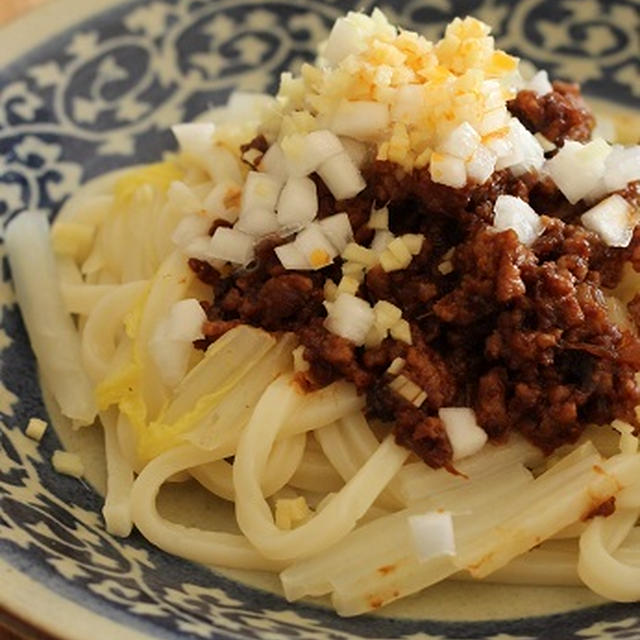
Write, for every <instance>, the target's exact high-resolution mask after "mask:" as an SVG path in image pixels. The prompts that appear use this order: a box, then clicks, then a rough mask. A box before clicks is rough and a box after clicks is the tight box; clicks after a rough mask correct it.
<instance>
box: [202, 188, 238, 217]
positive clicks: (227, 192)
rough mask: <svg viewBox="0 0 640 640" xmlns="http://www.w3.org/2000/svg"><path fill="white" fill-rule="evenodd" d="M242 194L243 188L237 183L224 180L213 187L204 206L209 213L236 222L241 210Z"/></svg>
mask: <svg viewBox="0 0 640 640" xmlns="http://www.w3.org/2000/svg"><path fill="white" fill-rule="evenodd" d="M241 194H242V189H241V188H240V187H239V186H238V184H237V183H235V182H231V181H230V180H224V181H223V182H220V183H218V184H217V185H216V186H215V187H213V189H211V191H210V192H209V194H208V195H207V196H206V198H205V199H204V201H203V203H202V206H203V208H204V210H205V211H206V212H207V213H209V214H210V215H211V216H213V217H215V218H222V219H223V220H227V221H228V222H235V221H236V220H237V219H238V212H239V210H240V196H241Z"/></svg>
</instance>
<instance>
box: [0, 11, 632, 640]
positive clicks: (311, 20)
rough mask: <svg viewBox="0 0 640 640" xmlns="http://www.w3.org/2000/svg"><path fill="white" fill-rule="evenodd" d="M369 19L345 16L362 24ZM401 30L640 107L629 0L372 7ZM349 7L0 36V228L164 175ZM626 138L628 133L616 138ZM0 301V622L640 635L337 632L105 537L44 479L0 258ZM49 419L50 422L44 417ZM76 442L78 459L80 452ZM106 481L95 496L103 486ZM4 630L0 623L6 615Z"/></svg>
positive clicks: (582, 625) (610, 621) (260, 585)
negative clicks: (181, 142) (456, 27)
mask: <svg viewBox="0 0 640 640" xmlns="http://www.w3.org/2000/svg"><path fill="white" fill-rule="evenodd" d="M373 4H374V3H373V2H370V1H369V0H366V1H364V2H360V3H357V6H358V7H360V8H364V9H366V10H369V9H370V8H371V7H372V6H373ZM375 4H378V5H379V6H381V8H382V9H383V10H384V11H385V12H386V13H387V14H388V15H389V17H390V18H391V19H392V20H393V21H394V22H397V23H398V24H400V25H403V26H405V27H407V28H411V29H416V30H421V31H423V32H425V33H426V35H427V36H428V37H429V38H437V37H439V35H440V33H441V30H442V27H443V25H444V24H445V23H446V22H448V21H449V20H451V19H452V18H453V17H454V16H456V15H460V14H467V13H471V14H474V15H476V16H477V17H479V18H481V19H483V20H485V21H486V22H489V23H490V24H492V25H494V33H495V35H496V36H497V40H498V43H499V44H500V46H501V47H503V48H506V49H508V50H510V51H511V52H514V53H516V54H519V55H521V56H522V57H524V58H528V59H531V60H532V61H533V62H534V63H535V64H536V65H538V66H540V67H542V68H545V69H547V70H548V71H549V72H550V73H551V74H552V75H553V76H554V77H563V78H571V79H574V80H576V81H579V82H581V83H582V84H583V87H584V89H585V92H586V93H587V94H589V95H591V96H594V97H600V98H607V99H609V100H614V101H615V102H616V104H617V105H619V106H622V107H626V108H632V109H633V108H634V107H635V108H636V109H637V108H638V106H639V102H640V93H639V92H640V78H639V67H640V62H639V60H638V51H640V42H639V37H640V36H639V33H640V28H639V27H640V24H639V23H640V17H639V13H638V4H637V0H615V1H614V0H607V1H606V2H605V0H601V1H600V2H598V1H596V0H520V1H517V2H516V1H510V0H488V1H486V2H483V1H481V0H460V1H459V2H456V1H455V0H429V1H428V2H418V1H415V0H414V1H409V2H403V1H397V2H396V1H391V2H390V1H388V0H382V1H381V2H377V3H375ZM355 5H356V3H355V2H353V3H352V2H350V1H342V0H340V1H334V2H328V1H325V2H319V1H317V2H316V1H314V0H309V1H307V2H305V1H304V0H261V1H251V0H218V1H215V0H211V1H206V0H154V1H147V2H144V1H135V2H125V3H123V2H117V1H114V0H94V1H93V2H88V1H86V0H85V1H83V0H53V1H52V2H50V3H49V4H47V5H45V7H44V8H43V9H41V10H39V11H36V12H35V13H33V14H32V15H30V16H29V17H27V18H25V19H23V20H22V21H20V22H17V23H15V24H13V25H11V26H10V27H8V28H5V29H4V30H3V31H2V32H0V42H2V47H1V49H0V215H2V218H3V221H6V220H7V219H9V218H10V217H11V216H14V215H16V214H18V213H19V212H20V211H23V210H25V209H37V210H43V211H46V212H47V214H48V215H50V216H54V215H55V213H56V212H57V210H58V209H59V207H60V205H61V203H62V202H63V201H64V200H65V198H67V197H68V196H69V195H70V194H72V193H73V192H74V190H75V189H76V188H77V187H78V185H80V184H81V183H83V182H85V181H87V180H89V179H91V178H92V177H94V176H97V175H99V174H101V173H103V172H105V171H107V170H110V169H113V168H116V167H121V166H124V165H127V164H134V163H138V162H143V161H151V160H154V159H157V158H158V157H159V155H160V153H161V150H163V149H165V148H168V147H171V146H172V144H173V143H172V140H171V136H170V135H169V134H168V133H167V128H168V127H169V126H170V125H171V124H173V123H176V122H180V121H184V120H189V119H190V118H192V117H193V116H195V115H196V114H197V113H199V112H200V111H202V110H204V109H205V108H207V107H209V106H211V105H214V104H219V103H222V102H224V101H225V100H226V98H227V96H228V95H229V93H230V92H231V91H232V90H233V89H238V88H241V89H251V90H258V91H265V90H266V91H273V90H274V89H275V88H276V85H277V78H278V76H279V73H280V71H282V70H284V69H288V68H291V67H294V68H295V67H296V66H299V64H300V63H301V62H302V61H305V60H311V59H312V58H313V47H314V44H315V43H317V42H318V41H319V40H321V39H322V38H324V37H325V36H326V35H327V32H328V28H329V27H330V25H331V23H332V22H333V21H334V20H335V18H336V17H337V16H338V15H340V14H341V13H343V12H344V11H345V10H346V9H349V8H353V6H355ZM627 122H628V123H629V126H632V122H633V121H632V119H629V120H627ZM2 266H3V273H2V275H3V279H2V282H1V283H0V299H1V301H2V304H3V306H2V324H1V328H0V349H1V355H0V358H1V362H2V374H1V382H0V419H1V421H2V423H3V424H2V425H1V431H0V443H1V450H0V605H1V606H2V607H3V608H4V618H5V620H10V621H12V624H14V625H21V624H22V628H23V629H25V628H29V627H30V628H32V633H36V632H35V631H33V630H34V629H36V630H40V631H43V632H45V633H46V634H48V635H52V636H55V637H60V638H64V639H65V640H67V639H68V640H81V639H85V638H88V637H98V638H118V639H123V640H127V639H133V638H136V639H144V638H166V639H177V638H211V639H214V638H215V639H219V640H230V639H235V638H242V639H243V640H246V639H248V638H263V639H269V640H282V639H284V638H304V639H314V638H317V639H323V640H324V639H335V640H347V639H355V638H403V639H405V640H409V639H415V640H417V639H422V640H429V639H433V640H435V639H436V638H437V639H439V640H454V639H455V640H460V639H463V638H487V639H488V638H492V639H493V640H507V639H512V638H517V639H519V640H525V639H527V640H529V639H532V640H535V639H544V640H554V639H556V640H571V639H576V640H577V639H584V638H611V639H613V638H620V639H622V638H638V637H640V606H638V605H613V604H604V603H602V602H601V601H600V600H598V599H597V598H595V597H594V596H590V595H588V594H587V593H586V591H583V590H580V589H555V590H552V589H542V588H538V589H535V588H529V589H525V588H515V587H493V588H492V587H487V586H480V588H478V586H477V585H461V584H460V583H458V584H455V583H454V584H452V585H445V586H443V587H439V588H438V589H436V590H434V591H433V592H430V593H429V594H428V595H427V596H423V597H421V598H414V599H409V600H408V601H407V602H405V603H403V604H398V605H393V606H392V607H390V608H389V609H387V610H385V611H383V612H382V613H381V614H380V615H378V616H365V617H362V618H358V619H348V620H344V619H340V618H338V617H337V616H335V615H334V614H333V613H331V612H330V611H329V610H328V609H326V608H325V607H324V606H323V605H322V603H319V604H296V605H295V606H294V605H290V604H288V603H287V602H286V601H285V600H284V599H283V598H282V597H280V596H279V595H277V593H273V592H272V591H271V582H269V581H268V580H264V579H263V580H262V581H260V582H256V578H255V576H254V577H252V576H248V575H246V574H245V575H242V574H238V573H236V574H233V575H230V574H229V573H225V574H222V573H219V572H215V571H212V570H209V569H207V568H205V567H201V566H196V565H193V564H191V563H188V562H185V561H182V560H179V559H176V558H172V557H169V556H167V555H165V554H163V553H161V552H159V551H157V550H156V549H154V548H152V547H151V546H150V545H148V544H146V543H145V542H144V541H143V540H142V539H141V538H140V537H139V536H137V535H135V534H134V535H133V536H131V538H129V539H127V540H120V539H114V538H112V537H110V536H109V535H107V534H106V533H105V532H104V531H103V528H102V521H101V516H100V507H101V499H100V496H99V494H98V493H97V491H96V490H95V489H94V488H93V487H92V486H90V485H89V484H88V483H83V482H79V481H77V480H74V479H71V478H68V477H63V476H60V475H58V474H56V473H54V472H53V471H52V469H51V466H50V458H51V455H52V452H53V451H54V450H55V449H57V448H59V447H60V446H61V444H60V441H59V436H57V435H56V434H55V433H54V432H53V431H52V430H50V431H49V432H48V433H47V434H46V436H45V438H44V440H43V442H42V443H40V444H36V443H34V442H33V441H31V440H29V439H28V438H26V437H25V436H24V435H23V432H24V428H25V425H26V422H27V420H28V419H29V418H30V417H32V416H40V417H43V418H47V412H46V410H45V405H44V402H43V399H42V396H41V393H40V390H39V387H38V384H37V378H36V367H35V362H34V359H33V356H32V354H31V351H30V349H29V346H28V343H27V340H26V337H25V333H24V328H23V326H22V322H21V319H20V314H19V312H18V309H17V308H16V306H15V305H14V303H13V301H12V294H11V284H10V275H9V270H8V266H7V263H6V259H5V258H3V262H2ZM52 417H53V418H55V416H52ZM72 444H73V443H72ZM99 476H100V473H99V472H97V474H96V479H95V482H96V484H98V485H99V484H100V477H99ZM0 619H1V617H0Z"/></svg>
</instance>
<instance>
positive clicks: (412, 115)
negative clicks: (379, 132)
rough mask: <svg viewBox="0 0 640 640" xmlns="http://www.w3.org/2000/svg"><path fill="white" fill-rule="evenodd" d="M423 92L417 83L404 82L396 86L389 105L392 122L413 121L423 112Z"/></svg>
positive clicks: (422, 88)
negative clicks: (391, 103) (390, 105)
mask: <svg viewBox="0 0 640 640" xmlns="http://www.w3.org/2000/svg"><path fill="white" fill-rule="evenodd" d="M424 103H425V92H424V87H423V86H422V85H419V84H405V85H402V86H401V87H398V90H397V91H396V93H395V100H394V102H393V105H392V107H391V118H392V119H393V120H394V122H405V123H414V122H417V121H418V120H419V119H420V115H421V114H422V113H424Z"/></svg>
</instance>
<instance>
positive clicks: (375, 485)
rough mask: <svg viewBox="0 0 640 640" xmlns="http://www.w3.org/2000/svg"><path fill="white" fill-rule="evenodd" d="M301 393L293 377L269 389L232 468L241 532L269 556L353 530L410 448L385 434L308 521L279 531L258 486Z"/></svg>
mask: <svg viewBox="0 0 640 640" xmlns="http://www.w3.org/2000/svg"><path fill="white" fill-rule="evenodd" d="M297 404H298V394H297V392H296V390H295V388H294V387H293V385H292V379H291V378H290V377H289V376H281V377H280V378H278V379H277V380H276V381H275V382H274V383H273V384H271V386H270V387H269V388H268V389H267V391H265V393H264V395H263V396H262V398H261V399H260V401H259V402H258V405H257V406H256V409H255V412H254V414H253V416H252V418H251V420H250V421H249V424H248V425H247V428H246V429H245V431H244V432H243V434H242V436H241V437H240V442H239V444H238V450H237V452H236V457H235V461H234V466H233V480H234V485H235V488H236V518H237V520H238V524H239V526H240V529H241V530H242V532H243V533H244V534H245V535H246V536H247V538H249V540H251V542H252V543H253V544H254V545H255V547H256V548H257V549H259V550H260V551H261V552H262V553H263V554H264V555H265V556H267V557H270V558H274V559H280V560H290V559H293V558H300V557H306V556H309V555H311V554H313V553H318V552H319V551H322V550H323V549H326V548H327V547H329V546H330V545H331V544H333V543H335V542H337V541H338V540H339V539H340V538H342V537H343V536H345V535H346V534H347V533H348V532H349V531H351V530H352V529H353V528H354V527H355V525H356V522H357V521H358V519H359V518H360V517H362V516H363V515H364V514H365V513H366V511H367V510H368V509H369V507H370V506H371V505H372V504H373V502H374V501H375V499H376V498H377V496H378V495H379V494H380V492H381V491H382V490H383V489H384V487H385V486H386V485H387V484H388V483H389V481H390V480H391V478H393V476H394V475H395V474H396V473H397V471H398V469H399V468H400V467H401V466H402V464H403V463H404V461H405V460H406V458H407V457H408V455H409V452H408V451H407V450H406V449H404V448H402V447H399V446H398V445H396V444H395V442H394V440H393V436H389V437H387V438H386V439H385V440H384V441H383V442H382V443H381V445H380V447H379V448H378V449H377V450H376V452H375V453H374V454H373V456H371V458H370V459H369V460H368V461H367V462H366V464H365V465H364V466H362V467H361V468H360V470H359V471H358V473H357V474H356V475H355V476H354V477H353V478H352V479H351V480H350V481H349V482H348V483H347V484H346V485H345V486H344V487H343V488H342V489H341V490H340V491H339V492H338V493H337V494H335V495H334V496H333V497H332V498H331V500H330V501H329V502H328V503H327V504H326V506H324V508H323V509H322V510H321V511H319V512H317V513H316V514H315V515H314V516H313V517H312V518H311V519H310V520H308V521H307V522H305V523H304V524H302V525H300V526H299V527H298V528H296V529H293V530H291V531H281V530H280V529H278V528H277V527H276V525H275V523H274V521H273V515H272V513H271V510H270V508H269V505H268V504H267V502H266V500H265V498H264V496H263V495H262V490H261V487H260V478H261V476H262V474H263V472H264V469H265V465H266V462H267V458H268V455H269V452H270V451H271V448H272V447H273V443H274V442H275V440H276V436H277V435H278V432H279V431H280V430H281V429H282V427H283V424H284V423H285V421H286V419H287V417H288V416H289V415H291V414H292V413H294V412H295V410H296V405H297Z"/></svg>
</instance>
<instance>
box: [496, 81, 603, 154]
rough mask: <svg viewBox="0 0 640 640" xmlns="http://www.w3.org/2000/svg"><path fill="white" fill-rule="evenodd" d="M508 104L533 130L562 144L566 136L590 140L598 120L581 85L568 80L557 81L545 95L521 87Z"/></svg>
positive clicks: (516, 115) (567, 138)
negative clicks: (522, 89)
mask: <svg viewBox="0 0 640 640" xmlns="http://www.w3.org/2000/svg"><path fill="white" fill-rule="evenodd" d="M507 106H508V107H509V111H511V113H512V114H513V115H514V116H515V117H516V118H518V119H519V120H520V121H521V122H522V124H524V126H525V127H527V129H529V131H531V132H533V133H538V132H539V133H541V134H542V135H543V136H544V137H545V138H547V140H550V141H551V142H553V143H554V144H556V145H558V146H562V145H563V144H564V141H565V140H578V141H579V142H585V141H587V140H589V139H590V138H591V132H592V131H593V128H594V126H595V123H596V122H595V118H594V117H593V114H592V113H591V111H590V110H589V107H588V106H587V104H586V103H585V101H584V100H583V98H582V95H581V94H580V88H579V87H578V85H575V84H568V83H566V82H554V83H553V91H550V92H549V93H546V94H544V95H538V94H537V93H535V92H534V91H527V90H524V91H519V92H518V95H517V96H516V97H515V98H514V99H513V100H511V101H510V102H509V103H508V105H507Z"/></svg>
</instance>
